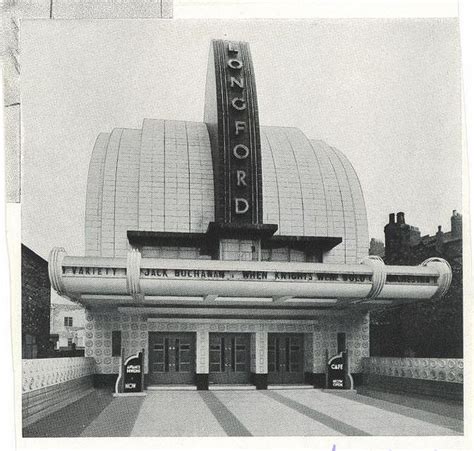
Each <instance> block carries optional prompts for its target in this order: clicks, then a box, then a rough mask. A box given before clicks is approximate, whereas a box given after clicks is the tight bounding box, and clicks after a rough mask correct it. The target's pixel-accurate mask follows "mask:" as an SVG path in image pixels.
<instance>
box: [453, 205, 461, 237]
mask: <svg viewBox="0 0 474 451" xmlns="http://www.w3.org/2000/svg"><path fill="white" fill-rule="evenodd" d="M451 236H452V237H453V238H462V215H461V214H459V213H458V212H457V211H456V210H453V215H452V216H451Z"/></svg>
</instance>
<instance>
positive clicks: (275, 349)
mask: <svg viewBox="0 0 474 451" xmlns="http://www.w3.org/2000/svg"><path fill="white" fill-rule="evenodd" d="M303 337H304V336H303V334H268V383H269V384H300V383H303V382H304V371H303V354H304V352H303V351H304V338H303Z"/></svg>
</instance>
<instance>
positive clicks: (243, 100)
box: [204, 40, 263, 224]
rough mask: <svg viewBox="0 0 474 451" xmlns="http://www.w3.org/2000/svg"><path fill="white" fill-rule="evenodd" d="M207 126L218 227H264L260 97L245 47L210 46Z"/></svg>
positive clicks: (228, 43) (227, 43)
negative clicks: (255, 225) (240, 225)
mask: <svg viewBox="0 0 474 451" xmlns="http://www.w3.org/2000/svg"><path fill="white" fill-rule="evenodd" d="M204 122H205V123H206V125H207V128H208V131H209V135H210V139H211V146H212V158H213V167H214V178H215V182H214V187H215V189H214V193H215V217H216V219H215V220H216V222H218V223H239V224H262V221H263V214H262V163H261V155H260V131H259V120H258V106H257V92H256V86H255V77H254V71H253V67H252V59H251V56H250V49H249V45H248V44H247V43H246V42H233V41H222V40H215V41H212V43H211V49H210V55H209V62H208V73H207V82H206V101H205V107H204Z"/></svg>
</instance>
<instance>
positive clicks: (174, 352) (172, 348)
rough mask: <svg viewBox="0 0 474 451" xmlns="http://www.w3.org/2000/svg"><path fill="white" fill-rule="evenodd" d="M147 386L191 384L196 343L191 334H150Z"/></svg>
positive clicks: (193, 335)
mask: <svg viewBox="0 0 474 451" xmlns="http://www.w3.org/2000/svg"><path fill="white" fill-rule="evenodd" d="M148 346H149V347H148V354H149V365H148V383H149V384H192V383H193V380H194V371H195V370H194V368H195V355H196V350H195V347H196V343H195V334H193V333H167V332H165V333H163V332H150V333H149V343H148Z"/></svg>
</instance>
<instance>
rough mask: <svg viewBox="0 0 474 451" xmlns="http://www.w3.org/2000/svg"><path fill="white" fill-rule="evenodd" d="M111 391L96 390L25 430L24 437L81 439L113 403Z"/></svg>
mask: <svg viewBox="0 0 474 451" xmlns="http://www.w3.org/2000/svg"><path fill="white" fill-rule="evenodd" d="M112 399H113V397H112V392H111V391H110V390H97V389H96V390H94V391H93V392H92V393H90V394H88V395H86V396H84V397H83V398H81V399H79V400H78V401H75V402H73V403H72V404H69V405H68V406H66V407H63V408H62V409H60V410H58V411H56V412H54V413H52V414H50V415H48V416H46V417H44V418H42V419H41V420H39V421H37V422H36V423H33V424H31V425H30V426H27V427H25V428H23V437H79V436H80V435H81V433H82V432H83V431H84V430H85V429H86V428H87V427H88V426H89V425H90V424H91V423H92V421H94V420H95V419H96V418H97V417H98V416H99V414H100V413H101V412H102V411H103V410H104V409H105V408H106V407H107V406H108V405H109V404H110V403H111V401H112Z"/></svg>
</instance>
